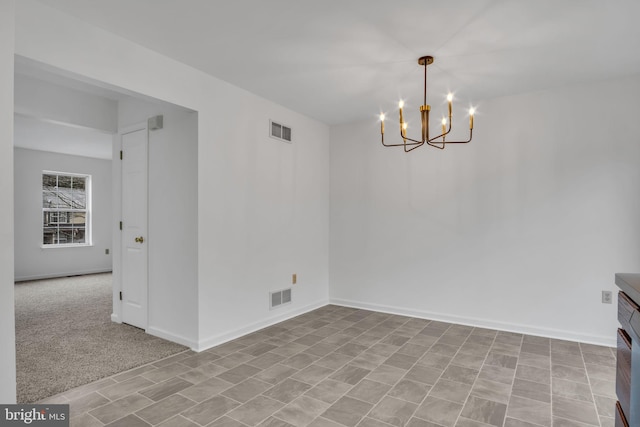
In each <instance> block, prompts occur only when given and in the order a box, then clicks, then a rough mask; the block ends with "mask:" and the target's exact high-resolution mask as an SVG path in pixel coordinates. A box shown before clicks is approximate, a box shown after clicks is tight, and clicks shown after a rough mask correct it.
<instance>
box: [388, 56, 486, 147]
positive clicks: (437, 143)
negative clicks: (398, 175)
mask: <svg viewBox="0 0 640 427" xmlns="http://www.w3.org/2000/svg"><path fill="white" fill-rule="evenodd" d="M432 63H433V56H423V57H421V58H420V59H418V64H420V65H422V66H424V103H423V104H422V105H421V106H420V118H421V121H422V134H421V137H420V140H416V139H411V138H409V137H407V122H405V121H404V116H403V114H402V109H403V107H404V101H400V102H399V103H398V108H399V110H400V137H401V138H402V141H403V142H402V144H385V142H384V119H385V115H384V113H380V135H381V136H382V145H384V146H385V147H404V151H405V153H408V152H409V151H412V150H415V149H416V148H418V147H421V146H423V145H424V144H427V145H430V146H432V147H435V148H439V149H441V150H443V149H444V147H445V146H446V144H466V143H467V142H470V141H471V138H472V136H473V114H474V112H475V110H474V109H473V108H470V109H469V139H468V140H466V141H447V140H446V136H447V135H448V134H449V132H451V115H452V114H451V112H452V108H453V94H451V93H449V94H448V95H447V102H448V103H449V120H448V122H447V119H446V118H444V117H443V118H442V133H441V134H440V135H438V136H434V137H433V138H429V112H430V111H431V106H430V105H427V65H429V64H432ZM447 123H448V124H449V126H448V128H447ZM407 141H409V142H407Z"/></svg>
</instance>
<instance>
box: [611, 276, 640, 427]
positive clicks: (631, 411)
mask: <svg viewBox="0 0 640 427" xmlns="http://www.w3.org/2000/svg"><path fill="white" fill-rule="evenodd" d="M616 285H618V287H619V288H620V289H621V291H620V292H619V293H618V321H619V322H620V327H621V328H620V329H618V340H617V361H616V395H617V396H618V402H617V403H616V412H615V418H616V420H615V426H616V427H629V426H640V345H639V344H640V306H639V303H640V274H616Z"/></svg>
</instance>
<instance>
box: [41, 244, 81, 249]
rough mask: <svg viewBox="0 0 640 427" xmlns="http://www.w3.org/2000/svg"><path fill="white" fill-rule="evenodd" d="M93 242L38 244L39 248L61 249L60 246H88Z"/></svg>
mask: <svg viewBox="0 0 640 427" xmlns="http://www.w3.org/2000/svg"><path fill="white" fill-rule="evenodd" d="M92 246H93V244H91V243H77V244H74V243H69V244H65V245H40V249H62V248H90V247H92Z"/></svg>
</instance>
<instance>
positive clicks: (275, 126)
mask: <svg viewBox="0 0 640 427" xmlns="http://www.w3.org/2000/svg"><path fill="white" fill-rule="evenodd" d="M269 124H270V126H269V127H270V132H271V137H272V138H276V139H279V140H281V141H285V142H291V128H290V127H288V126H285V125H283V124H280V123H276V122H274V121H273V120H269Z"/></svg>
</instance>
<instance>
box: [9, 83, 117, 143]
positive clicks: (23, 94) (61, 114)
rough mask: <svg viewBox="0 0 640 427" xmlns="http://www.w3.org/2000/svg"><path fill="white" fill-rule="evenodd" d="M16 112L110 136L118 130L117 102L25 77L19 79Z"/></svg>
mask: <svg viewBox="0 0 640 427" xmlns="http://www.w3.org/2000/svg"><path fill="white" fill-rule="evenodd" d="M15 112H16V113H19V114H21V115H26V116H29V117H35V118H39V119H46V120H50V121H54V122H60V123H66V124H70V125H75V126H80V127H87V128H91V129H98V130H101V131H103V132H106V133H116V131H117V130H118V105H117V102H116V101H114V100H112V99H107V98H104V97H102V96H98V95H93V94H90V93H86V92H82V91H79V90H75V89H72V88H68V87H64V86H61V85H58V84H55V83H52V82H47V81H43V80H40V79H37V78H35V77H31V76H26V75H23V74H16V76H15Z"/></svg>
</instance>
